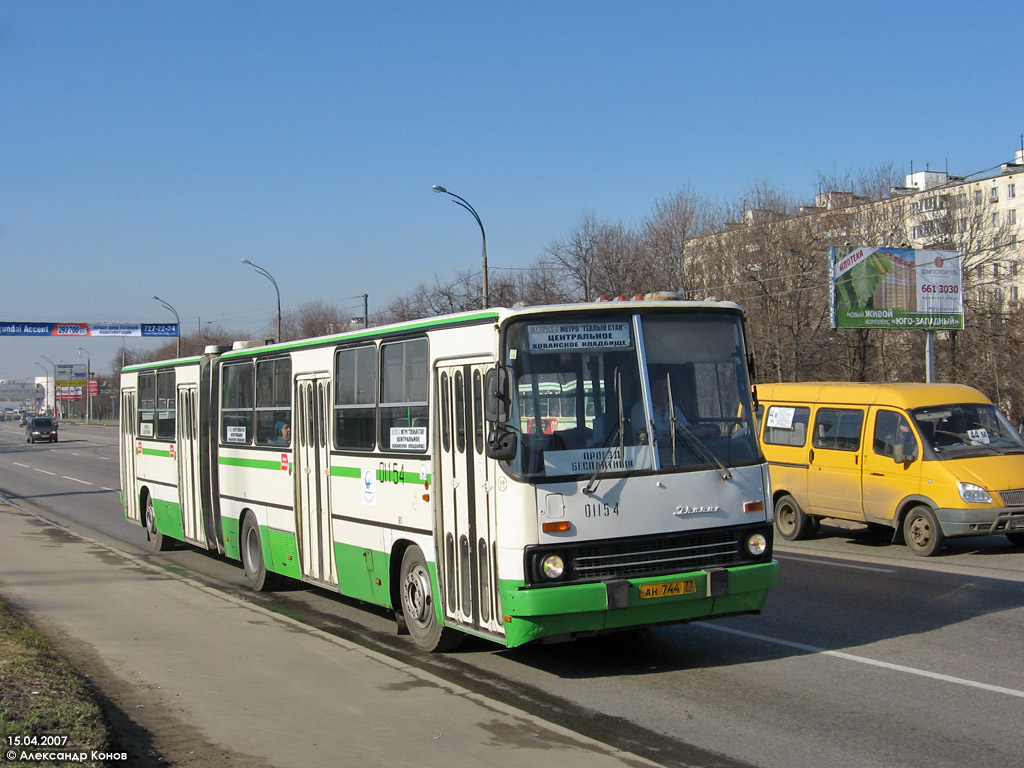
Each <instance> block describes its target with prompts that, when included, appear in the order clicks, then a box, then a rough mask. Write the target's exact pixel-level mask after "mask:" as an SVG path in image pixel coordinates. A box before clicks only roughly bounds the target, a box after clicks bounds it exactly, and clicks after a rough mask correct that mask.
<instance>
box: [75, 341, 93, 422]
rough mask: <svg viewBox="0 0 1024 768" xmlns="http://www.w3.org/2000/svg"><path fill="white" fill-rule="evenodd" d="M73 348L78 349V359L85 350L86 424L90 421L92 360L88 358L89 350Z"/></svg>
mask: <svg viewBox="0 0 1024 768" xmlns="http://www.w3.org/2000/svg"><path fill="white" fill-rule="evenodd" d="M75 349H77V350H78V358H79V360H81V358H82V353H83V352H85V401H86V403H88V406H87V408H88V413H87V414H86V416H85V423H86V424H88V423H89V422H91V421H92V392H91V391H90V387H89V384H90V383H91V380H92V360H90V359H89V352H88V351H87V350H86V349H85V348H84V347H75Z"/></svg>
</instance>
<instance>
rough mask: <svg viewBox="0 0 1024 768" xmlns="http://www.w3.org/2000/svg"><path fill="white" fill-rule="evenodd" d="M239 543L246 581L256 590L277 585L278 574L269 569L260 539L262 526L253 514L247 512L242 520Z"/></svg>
mask: <svg viewBox="0 0 1024 768" xmlns="http://www.w3.org/2000/svg"><path fill="white" fill-rule="evenodd" d="M238 544H239V549H240V550H241V551H240V554H241V556H242V571H243V572H244V573H245V583H246V584H248V585H249V587H250V588H251V589H253V590H254V591H256V592H268V591H269V590H272V589H274V588H275V587H277V585H278V581H279V580H278V577H277V574H276V573H272V572H270V571H268V570H267V564H266V562H265V561H264V559H263V542H262V541H260V527H259V526H258V525H257V524H256V520H255V518H254V517H253V516H252V515H251V514H247V515H246V516H245V519H244V520H243V521H242V530H241V532H240V533H239V536H238Z"/></svg>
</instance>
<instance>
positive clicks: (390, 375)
mask: <svg viewBox="0 0 1024 768" xmlns="http://www.w3.org/2000/svg"><path fill="white" fill-rule="evenodd" d="M429 370H430V366H429V362H428V360H427V340H426V339H414V340H412V341H399V342H394V343H391V344H382V345H381V388H380V389H381V393H380V446H381V449H382V450H390V451H416V452H419V453H422V452H423V451H425V450H426V449H427V381H428V374H429Z"/></svg>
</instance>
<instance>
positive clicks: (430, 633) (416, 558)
mask: <svg viewBox="0 0 1024 768" xmlns="http://www.w3.org/2000/svg"><path fill="white" fill-rule="evenodd" d="M398 588H399V591H400V592H401V596H400V600H401V611H402V620H404V621H405V626H406V628H407V629H408V630H409V634H410V635H411V636H412V639H413V640H414V641H415V642H416V645H418V646H419V647H420V648H422V649H423V650H425V651H450V650H452V649H454V648H456V647H457V646H458V645H459V643H460V642H461V641H462V634H461V633H460V632H456V631H455V630H452V629H448V628H447V627H445V626H444V625H443V624H441V622H439V621H438V620H437V614H436V611H435V606H434V590H433V587H432V586H431V581H430V571H429V570H428V569H427V562H426V560H425V558H424V557H423V552H421V551H420V548H419V547H417V546H415V545H413V546H411V547H409V548H408V549H407V550H405V554H404V555H403V556H402V571H401V574H400V576H399V579H398Z"/></svg>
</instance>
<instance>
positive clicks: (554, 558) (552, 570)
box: [540, 555, 565, 579]
mask: <svg viewBox="0 0 1024 768" xmlns="http://www.w3.org/2000/svg"><path fill="white" fill-rule="evenodd" d="M540 572H541V573H543V574H544V578H547V579H558V578H561V576H562V574H563V573H565V561H564V560H562V556H561V555H548V556H546V557H545V558H544V559H543V560H541V561H540Z"/></svg>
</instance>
